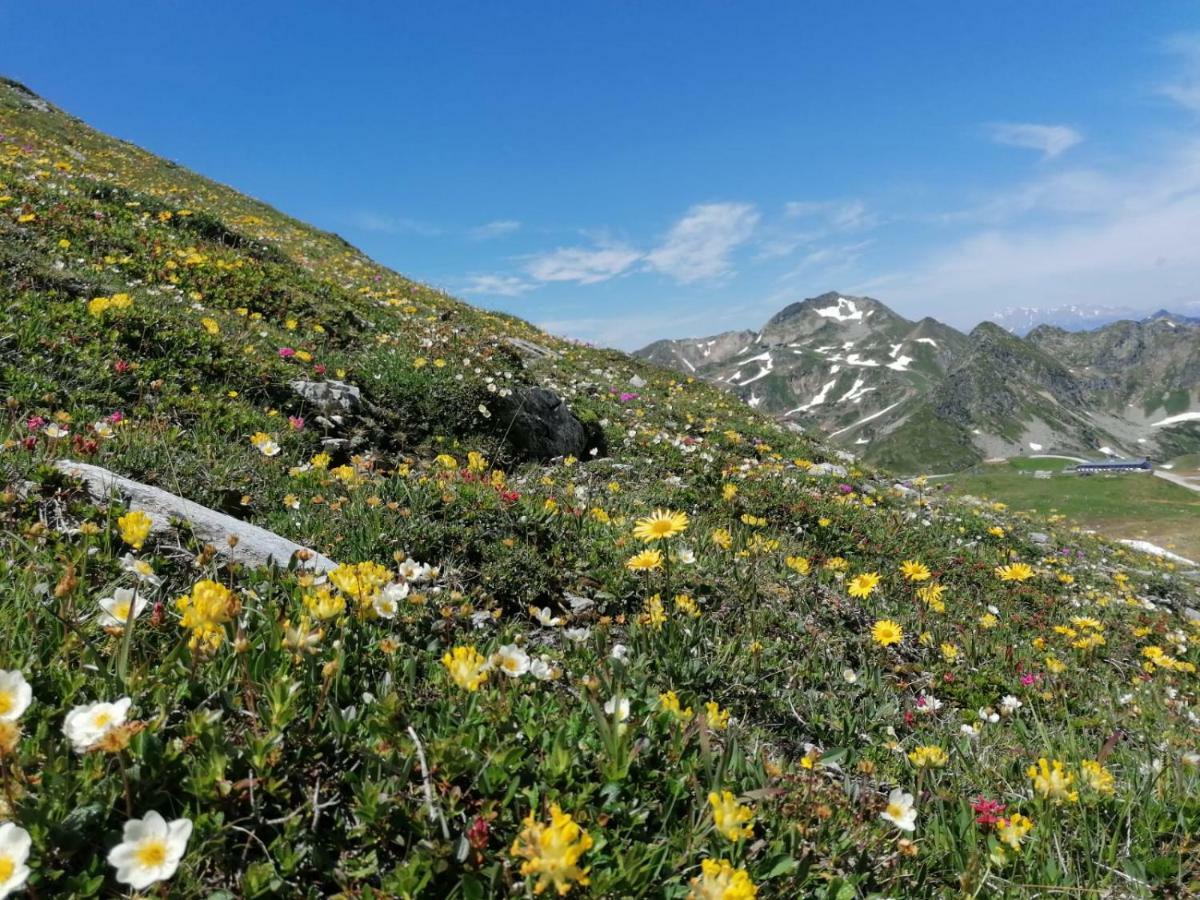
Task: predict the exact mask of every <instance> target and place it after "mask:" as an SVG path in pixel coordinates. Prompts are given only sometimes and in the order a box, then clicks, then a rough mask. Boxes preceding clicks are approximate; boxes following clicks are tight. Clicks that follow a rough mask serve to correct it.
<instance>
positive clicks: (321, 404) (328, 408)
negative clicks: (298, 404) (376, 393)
mask: <svg viewBox="0 0 1200 900" xmlns="http://www.w3.org/2000/svg"><path fill="white" fill-rule="evenodd" d="M291 388H292V390H293V391H295V392H296V395H297V396H298V397H299V398H300V399H301V400H303V401H304V402H305V403H309V404H311V405H312V406H313V407H315V408H316V409H317V410H318V411H319V412H322V413H324V414H325V415H335V414H337V413H352V412H354V411H355V410H357V409H358V408H359V407H360V406H361V405H362V392H361V391H360V390H359V389H358V388H357V387H355V386H354V385H352V384H347V383H346V382H344V381H293V382H292V383H291Z"/></svg>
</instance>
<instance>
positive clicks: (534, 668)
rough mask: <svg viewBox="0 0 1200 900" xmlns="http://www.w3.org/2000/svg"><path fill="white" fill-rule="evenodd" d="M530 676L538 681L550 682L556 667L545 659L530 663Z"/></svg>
mask: <svg viewBox="0 0 1200 900" xmlns="http://www.w3.org/2000/svg"><path fill="white" fill-rule="evenodd" d="M529 674H530V675H532V676H533V677H534V678H536V679H537V680H538V681H549V680H550V679H552V678H553V677H554V666H552V665H551V664H550V661H549V660H547V659H544V658H541V659H532V660H530V661H529Z"/></svg>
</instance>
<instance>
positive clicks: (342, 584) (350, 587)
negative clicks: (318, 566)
mask: <svg viewBox="0 0 1200 900" xmlns="http://www.w3.org/2000/svg"><path fill="white" fill-rule="evenodd" d="M329 580H330V581H332V582H333V586H334V587H336V588H337V589H338V590H339V591H341V592H342V593H343V594H345V595H346V596H348V597H350V598H352V599H354V600H356V601H357V602H358V606H359V610H360V611H366V610H369V609H371V605H372V604H373V603H374V602H375V595H376V594H378V593H379V592H380V591H381V590H383V587H384V585H386V584H387V583H388V582H389V581H391V580H392V573H391V572H389V571H388V570H387V568H386V567H384V566H381V565H380V564H379V563H376V562H369V561H368V562H360V563H343V564H342V565H340V566H338V567H337V568H336V569H334V570H333V571H332V572H330V573H329Z"/></svg>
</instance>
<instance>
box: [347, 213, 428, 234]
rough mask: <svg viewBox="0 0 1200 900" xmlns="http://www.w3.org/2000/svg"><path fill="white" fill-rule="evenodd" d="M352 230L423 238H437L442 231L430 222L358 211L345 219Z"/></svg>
mask: <svg viewBox="0 0 1200 900" xmlns="http://www.w3.org/2000/svg"><path fill="white" fill-rule="evenodd" d="M345 222H346V224H347V225H349V226H350V227H351V228H356V229H358V230H359V231H370V232H374V233H377V234H416V235H420V236H421V237H437V236H438V235H440V234H442V229H441V228H439V227H438V226H436V225H431V224H430V223H428V222H422V221H420V220H418V219H409V218H405V217H403V216H389V215H385V214H384V213H378V212H372V211H370V210H358V211H357V212H353V213H350V214H349V215H348V216H346V217H345Z"/></svg>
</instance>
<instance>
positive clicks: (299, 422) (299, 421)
mask: <svg viewBox="0 0 1200 900" xmlns="http://www.w3.org/2000/svg"><path fill="white" fill-rule="evenodd" d="M288 424H289V425H291V426H292V428H293V429H294V430H296V431H303V430H304V417H303V416H288Z"/></svg>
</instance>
